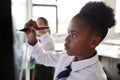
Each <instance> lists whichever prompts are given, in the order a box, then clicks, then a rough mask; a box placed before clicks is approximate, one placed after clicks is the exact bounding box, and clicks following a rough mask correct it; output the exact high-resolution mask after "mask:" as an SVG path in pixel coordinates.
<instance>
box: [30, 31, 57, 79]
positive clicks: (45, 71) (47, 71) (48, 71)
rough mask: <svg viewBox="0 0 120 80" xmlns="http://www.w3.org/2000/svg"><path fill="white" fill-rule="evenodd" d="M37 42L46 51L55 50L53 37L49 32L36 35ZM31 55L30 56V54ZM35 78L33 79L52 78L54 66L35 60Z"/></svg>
mask: <svg viewBox="0 0 120 80" xmlns="http://www.w3.org/2000/svg"><path fill="white" fill-rule="evenodd" d="M37 38H38V40H39V43H40V44H41V45H42V48H43V49H45V50H46V51H53V50H55V42H54V39H53V37H52V36H51V35H49V33H46V34H43V35H41V36H37ZM31 57H32V56H31ZM34 70H35V73H34V74H35V76H34V77H35V78H34V80H53V75H54V70H55V69H54V67H51V66H44V65H42V64H39V63H37V62H36V61H35V68H34Z"/></svg>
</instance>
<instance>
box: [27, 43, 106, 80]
mask: <svg viewBox="0 0 120 80" xmlns="http://www.w3.org/2000/svg"><path fill="white" fill-rule="evenodd" d="M28 46H29V49H30V52H31V53H30V56H32V57H34V58H35V59H36V61H37V62H38V63H39V64H44V65H46V66H53V67H55V69H56V70H55V74H54V80H56V76H57V75H58V74H59V73H60V72H61V71H62V70H63V69H64V68H65V67H66V66H67V65H69V64H70V63H71V69H72V71H71V72H70V75H69V76H68V78H67V80H107V77H106V74H105V73H104V71H103V68H102V65H101V64H100V62H99V59H98V55H97V54H96V55H95V56H93V57H91V58H89V59H85V60H81V61H74V56H69V55H67V53H66V52H65V51H63V52H61V53H60V52H55V51H49V52H46V51H45V50H44V49H43V48H42V47H41V44H40V43H39V42H37V43H36V44H35V45H34V46H31V45H29V44H28Z"/></svg>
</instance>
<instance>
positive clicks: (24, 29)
mask: <svg viewBox="0 0 120 80" xmlns="http://www.w3.org/2000/svg"><path fill="white" fill-rule="evenodd" d="M44 29H49V27H36V28H35V30H44ZM19 31H23V32H27V31H29V29H27V28H23V29H20V30H19Z"/></svg>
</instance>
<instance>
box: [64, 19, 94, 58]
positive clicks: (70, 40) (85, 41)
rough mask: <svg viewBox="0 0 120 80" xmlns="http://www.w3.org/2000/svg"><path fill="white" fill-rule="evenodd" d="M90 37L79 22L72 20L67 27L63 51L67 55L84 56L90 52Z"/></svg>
mask: <svg viewBox="0 0 120 80" xmlns="http://www.w3.org/2000/svg"><path fill="white" fill-rule="evenodd" d="M91 48H92V45H91V35H90V34H89V33H88V30H87V29H86V28H85V27H84V26H83V25H82V24H81V22H80V21H79V22H78V21H77V20H76V19H73V20H72V21H71V23H70V25H69V27H68V36H67V37H66V39H65V50H66V51H67V54H68V55H72V56H81V57H82V56H85V55H87V54H88V53H89V51H90V50H91Z"/></svg>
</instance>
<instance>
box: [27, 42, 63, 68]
mask: <svg viewBox="0 0 120 80" xmlns="http://www.w3.org/2000/svg"><path fill="white" fill-rule="evenodd" d="M28 48H29V53H30V56H31V57H33V58H35V60H36V61H37V63H39V64H43V65H46V66H53V67H56V64H57V62H58V60H59V57H60V55H61V53H58V52H55V51H45V50H44V49H43V48H42V47H41V44H40V43H39V42H37V43H36V44H35V45H34V46H31V45H29V44H28Z"/></svg>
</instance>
